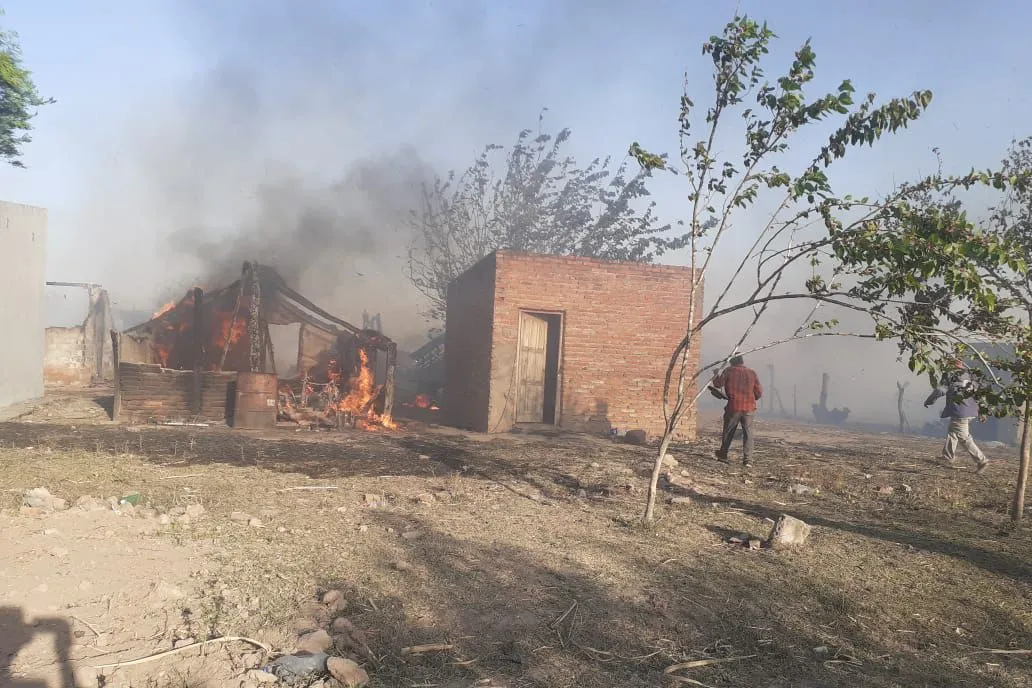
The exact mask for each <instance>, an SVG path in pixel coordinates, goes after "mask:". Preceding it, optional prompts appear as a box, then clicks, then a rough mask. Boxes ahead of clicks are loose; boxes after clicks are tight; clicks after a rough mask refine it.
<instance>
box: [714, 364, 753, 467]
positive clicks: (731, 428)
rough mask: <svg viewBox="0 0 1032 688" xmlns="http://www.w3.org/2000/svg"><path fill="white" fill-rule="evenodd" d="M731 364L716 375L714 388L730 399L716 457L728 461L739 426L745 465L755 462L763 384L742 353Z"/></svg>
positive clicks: (725, 410)
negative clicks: (754, 425) (754, 428)
mask: <svg viewBox="0 0 1032 688" xmlns="http://www.w3.org/2000/svg"><path fill="white" fill-rule="evenodd" d="M730 363H731V367H730V368H728V369H727V370H725V371H724V372H722V373H719V374H718V375H716V376H714V378H713V381H712V382H710V388H711V389H716V390H720V391H722V392H723V394H724V397H725V398H726V399H727V404H726V405H725V406H724V427H723V431H722V433H721V442H720V449H718V450H717V452H716V457H717V458H718V459H720V460H721V461H727V460H728V458H727V452H728V450H729V449H730V448H731V442H732V441H733V440H734V439H735V433H736V432H737V431H738V427H739V426H741V428H742V464H743V465H744V466H745V467H747V468H748V467H749V466H750V465H752V452H753V439H754V438H753V433H752V423H753V416H755V415H756V401H757V400H758V399H760V398H761V397H763V386H762V385H761V384H760V378H759V377H758V376H757V375H756V371H754V370H753V369H752V368H747V367H746V365H745V360H744V359H743V358H742V357H741V356H735V357H733V358H732V359H731V361H730Z"/></svg>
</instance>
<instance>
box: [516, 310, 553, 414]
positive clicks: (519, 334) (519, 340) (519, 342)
mask: <svg viewBox="0 0 1032 688" xmlns="http://www.w3.org/2000/svg"><path fill="white" fill-rule="evenodd" d="M517 313H518V315H517V323H516V363H515V365H514V366H513V368H514V370H515V377H514V378H513V381H514V382H515V384H514V388H515V391H516V394H515V396H514V397H513V404H512V424H513V425H533V423H519V422H518V421H517V420H516V419H517V418H518V417H519V404H520V398H519V397H520V350H521V349H522V348H523V315H524V313H526V314H527V315H550V316H558V318H559V345H558V349H559V360H558V361H556V365H555V418H553V419H552V422H551V423H546V425H555V426H558V425H559V421H560V419H561V418H562V417H563V359H564V358H565V357H564V356H563V348H564V347H565V346H566V311H557V310H550V309H547V308H519V309H517ZM545 361H546V363H545V376H546V378H547V376H548V363H547V361H548V339H547V336H546V339H545Z"/></svg>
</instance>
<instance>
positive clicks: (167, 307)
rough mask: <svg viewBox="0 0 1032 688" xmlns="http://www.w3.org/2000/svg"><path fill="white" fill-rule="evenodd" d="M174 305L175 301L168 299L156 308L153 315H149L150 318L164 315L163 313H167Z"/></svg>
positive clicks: (154, 318) (153, 318)
mask: <svg viewBox="0 0 1032 688" xmlns="http://www.w3.org/2000/svg"><path fill="white" fill-rule="evenodd" d="M175 307H176V302H175V301H169V302H168V303H166V304H165V305H164V306H162V307H161V308H159V309H158V310H156V311H154V315H152V316H151V320H156V319H157V318H160V317H161V316H163V315H165V313H168V312H169V311H170V310H172V309H173V308H175Z"/></svg>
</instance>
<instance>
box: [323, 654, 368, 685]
mask: <svg viewBox="0 0 1032 688" xmlns="http://www.w3.org/2000/svg"><path fill="white" fill-rule="evenodd" d="M326 668H327V669H328V670H329V672H330V676H332V677H333V678H334V679H336V681H337V682H338V683H340V684H341V685H342V686H345V688H361V686H364V685H365V684H367V683H368V682H369V674H367V673H366V672H365V669H363V668H362V667H360V666H359V665H358V664H357V663H356V662H354V661H352V660H350V659H345V658H343V657H331V658H330V659H329V661H327V662H326Z"/></svg>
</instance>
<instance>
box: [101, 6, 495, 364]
mask: <svg viewBox="0 0 1032 688" xmlns="http://www.w3.org/2000/svg"><path fill="white" fill-rule="evenodd" d="M288 5H289V6H288ZM335 12H337V10H335V9H334V4H333V3H318V2H305V3H300V4H296V5H295V4H294V3H282V2H279V3H270V2H264V3H263V2H258V3H253V4H252V3H248V4H247V5H246V6H244V5H236V4H232V3H221V4H220V3H216V4H214V5H211V6H208V5H204V6H202V5H200V4H198V5H196V6H194V7H193V9H192V10H190V11H188V13H187V14H185V15H184V17H183V26H182V29H183V30H182V35H183V36H187V37H190V39H191V40H192V41H193V42H195V43H196V48H197V51H198V54H197V58H198V60H199V61H200V62H201V63H202V64H207V65H209V67H208V68H206V69H204V70H202V71H201V73H200V74H199V76H196V77H194V78H191V79H189V80H187V81H185V82H183V83H181V84H178V85H176V86H175V87H170V88H169V92H168V94H167V99H165V100H164V102H162V103H160V104H155V103H145V104H142V105H143V106H144V110H143V111H142V112H141V113H139V114H138V115H137V116H136V117H134V118H132V119H131V121H129V122H128V123H127V126H126V128H125V131H124V134H123V135H122V137H123V139H122V140H121V141H119V142H118V148H119V149H120V150H121V151H123V152H122V154H121V155H119V162H118V164H117V165H115V166H113V169H112V170H111V171H110V173H109V174H105V175H104V176H103V179H98V186H100V187H102V188H101V189H100V190H99V191H98V193H97V195H96V197H95V198H94V199H93V200H92V207H90V208H89V209H87V211H86V212H85V213H84V216H85V219H84V222H85V223H86V224H87V225H92V226H88V227H87V229H88V230H92V231H90V234H92V235H93V236H95V237H96V238H97V239H98V242H97V243H98V244H99V243H100V242H101V241H103V240H104V239H108V241H107V242H106V245H104V246H103V247H102V248H101V247H99V245H98V246H94V247H93V248H94V250H97V251H98V252H102V253H103V254H104V258H105V261H104V262H105V263H106V264H107V269H106V271H105V273H104V281H105V283H106V285H107V286H109V288H111V289H112V292H113V293H114V294H115V297H116V301H123V302H126V303H127V304H128V305H130V306H131V307H133V308H136V309H138V310H153V309H155V308H157V307H158V306H160V305H161V304H162V303H164V302H166V301H168V300H171V299H175V298H179V297H181V296H182V295H183V294H184V293H185V291H186V290H187V289H189V288H191V287H193V286H201V287H204V288H209V289H210V288H215V287H219V286H223V285H225V284H228V283H230V282H232V281H233V280H235V279H236V278H237V277H238V276H239V274H240V268H241V264H242V263H243V261H245V260H256V261H258V262H260V263H262V264H265V265H268V266H270V267H273V268H274V269H276V270H277V271H278V272H279V273H280V274H281V275H282V277H283V278H284V279H285V280H286V281H287V283H288V284H289V285H290V286H292V287H293V288H295V289H297V290H299V291H300V292H301V293H303V294H304V295H305V296H307V297H308V298H310V299H311V300H312V301H314V302H315V303H316V304H318V305H320V306H321V307H323V308H325V309H326V310H328V311H330V312H331V313H333V314H335V315H338V316H340V317H342V318H344V319H346V320H349V321H350V322H352V323H354V324H356V325H361V324H362V315H363V312H369V313H370V314H374V313H380V314H381V316H382V323H383V328H384V331H385V333H386V334H388V335H390V336H392V337H394V338H395V339H396V340H398V341H399V343H400V344H402V346H403V347H404V346H406V343H410V344H411V345H418V343H421V340H425V333H426V329H427V325H426V324H425V323H424V322H423V321H422V319H421V318H420V317H419V310H420V308H421V304H422V302H421V296H420V295H419V294H418V293H417V292H416V291H415V289H414V288H412V287H411V285H410V284H409V283H408V280H407V278H406V277H405V271H404V267H405V260H406V248H407V246H408V243H409V231H410V230H409V229H408V227H409V223H408V222H407V220H408V217H409V213H410V211H412V210H415V209H418V208H419V207H420V194H421V185H422V183H423V182H424V181H427V180H429V179H431V178H432V172H431V167H430V165H429V164H428V163H427V162H425V158H424V156H423V154H422V153H421V152H419V151H417V150H416V148H415V147H414V146H413V145H411V144H410V143H409V141H412V140H420V139H421V138H425V137H421V136H419V135H418V133H417V134H416V135H413V132H411V131H409V132H406V131H401V132H399V131H396V130H393V129H390V128H387V127H385V126H384V124H383V122H382V121H381V120H382V118H383V114H382V113H383V111H384V110H386V109H390V108H391V107H392V106H393V105H394V104H395V103H396V101H397V94H396V93H394V94H392V96H391V98H386V97H384V99H383V102H380V101H379V100H377V93H376V91H375V90H374V88H375V86H376V84H375V83H372V82H371V79H370V78H369V77H368V76H367V75H366V74H365V67H366V65H367V64H368V63H369V60H370V59H373V58H374V57H375V56H376V55H377V54H378V51H382V49H383V46H382V45H378V41H377V40H374V38H375V37H374V36H371V35H369V34H367V33H364V32H363V31H360V30H358V29H357V28H356V27H354V26H350V25H349V24H348V21H347V18H342V17H341V16H338V15H337V14H335ZM389 86H390V85H389V84H387V85H385V89H388V90H389ZM410 119H411V120H412V121H413V122H415V121H418V118H416V117H415V116H413V117H411V118H410ZM458 133H459V134H460V135H461V134H463V133H464V132H461V131H460V132H458ZM478 138H479V137H478ZM479 143H480V142H477V145H479ZM471 144H472V142H471ZM473 149H474V148H473V146H472V145H471V150H473ZM101 237H103V239H101ZM116 237H117V241H115V239H116ZM128 324H131V323H128Z"/></svg>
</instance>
